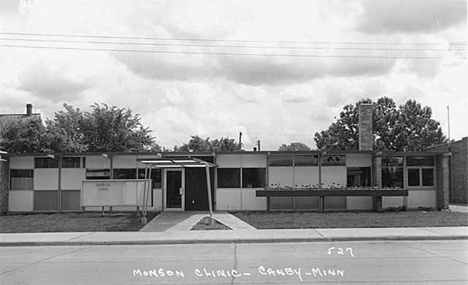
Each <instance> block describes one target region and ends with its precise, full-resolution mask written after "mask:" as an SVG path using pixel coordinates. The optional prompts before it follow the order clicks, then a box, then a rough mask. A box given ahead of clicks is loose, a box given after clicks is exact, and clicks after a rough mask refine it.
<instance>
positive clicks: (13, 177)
mask: <svg viewBox="0 0 468 285" xmlns="http://www.w3.org/2000/svg"><path fill="white" fill-rule="evenodd" d="M33 182H34V171H33V170H32V169H27V170H26V169H21V170H16V169H11V170H10V188H11V190H32V189H34V187H33Z"/></svg>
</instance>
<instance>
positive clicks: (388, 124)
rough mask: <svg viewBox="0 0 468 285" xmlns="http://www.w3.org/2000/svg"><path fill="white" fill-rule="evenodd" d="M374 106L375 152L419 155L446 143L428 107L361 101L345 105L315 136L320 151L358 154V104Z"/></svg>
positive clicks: (386, 101) (391, 100)
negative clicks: (398, 152) (337, 116)
mask: <svg viewBox="0 0 468 285" xmlns="http://www.w3.org/2000/svg"><path fill="white" fill-rule="evenodd" d="M363 102H366V103H372V104H373V107H374V108H373V130H374V133H373V136H374V150H390V151H422V150H424V149H425V148H426V147H428V146H431V145H435V144H441V143H444V142H446V138H445V136H444V135H443V133H442V129H441V128H440V124H439V122H437V121H435V120H433V119H431V116H432V110H431V108H430V107H427V106H426V107H421V104H419V103H417V102H416V101H415V100H408V101H407V102H406V103H405V104H404V105H401V106H399V107H397V106H396V104H395V102H394V101H393V99H391V98H388V97H382V98H379V99H378V100H377V102H371V101H370V100H369V99H364V100H361V101H359V102H357V103H356V104H355V105H346V106H344V107H343V111H342V112H340V117H339V118H338V119H337V121H336V122H334V123H332V124H331V125H330V127H329V128H328V129H327V130H324V131H321V132H320V133H319V132H317V133H315V136H314V140H315V142H316V145H317V148H318V149H321V150H357V149H358V148H359V145H358V143H359V132H358V124H359V109H358V107H359V104H361V103H363Z"/></svg>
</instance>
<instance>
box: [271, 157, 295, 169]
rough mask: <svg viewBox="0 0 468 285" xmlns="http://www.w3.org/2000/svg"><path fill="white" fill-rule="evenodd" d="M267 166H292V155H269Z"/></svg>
mask: <svg viewBox="0 0 468 285" xmlns="http://www.w3.org/2000/svg"><path fill="white" fill-rule="evenodd" d="M268 165H269V166H293V156H292V155H271V156H269V157H268Z"/></svg>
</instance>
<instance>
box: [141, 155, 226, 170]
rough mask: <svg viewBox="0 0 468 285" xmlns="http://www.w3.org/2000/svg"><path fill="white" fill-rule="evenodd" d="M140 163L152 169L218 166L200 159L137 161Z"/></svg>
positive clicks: (143, 159)
mask: <svg viewBox="0 0 468 285" xmlns="http://www.w3.org/2000/svg"><path fill="white" fill-rule="evenodd" d="M137 161H138V162H141V163H143V164H146V165H150V166H151V167H157V168H178V167H179V168H180V167H184V168H185V167H207V166H208V167H216V166H217V165H216V164H213V163H210V162H206V161H204V160H201V159H198V158H193V157H190V158H186V157H184V158H140V159H137Z"/></svg>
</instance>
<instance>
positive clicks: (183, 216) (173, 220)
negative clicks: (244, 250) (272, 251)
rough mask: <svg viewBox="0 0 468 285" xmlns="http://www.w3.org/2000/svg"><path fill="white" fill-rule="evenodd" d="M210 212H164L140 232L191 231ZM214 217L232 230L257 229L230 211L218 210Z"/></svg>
mask: <svg viewBox="0 0 468 285" xmlns="http://www.w3.org/2000/svg"><path fill="white" fill-rule="evenodd" d="M209 215H210V213H209V212H199V211H198V212H162V213H161V214H159V215H158V216H157V217H156V218H154V219H153V220H151V221H150V222H149V223H148V224H147V225H146V226H145V227H143V228H142V229H141V230H140V232H168V231H171V232H172V231H176V232H180V231H184V232H187V231H190V229H191V228H192V227H193V226H194V225H195V224H196V223H198V222H199V221H200V220H201V219H203V218H204V217H208V216H209ZM213 218H214V219H216V220H217V221H218V222H220V223H222V224H224V225H226V226H227V227H229V228H231V229H232V230H235V231H237V230H253V231H256V230H257V229H256V228H254V227H252V226H251V225H249V224H247V223H246V222H244V221H242V220H240V219H239V218H237V217H236V216H234V215H231V214H230V213H228V212H223V211H216V212H214V213H213Z"/></svg>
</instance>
